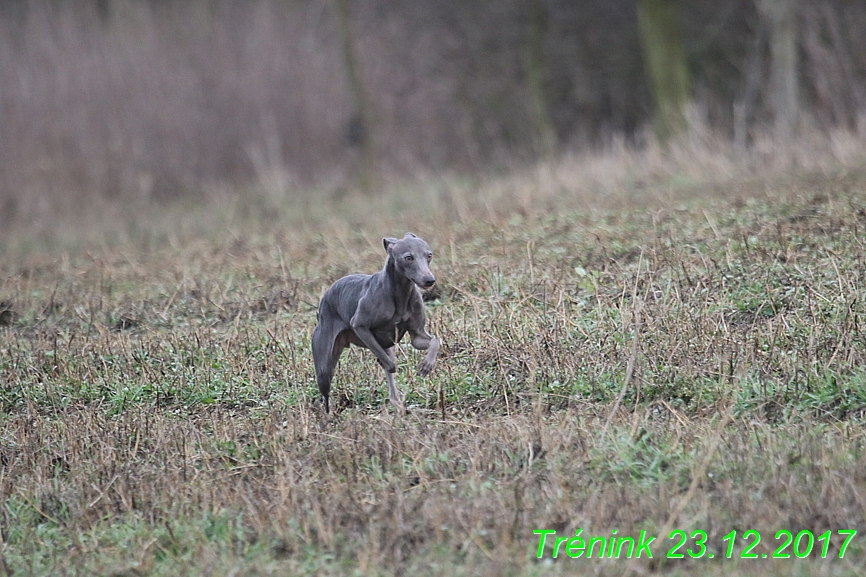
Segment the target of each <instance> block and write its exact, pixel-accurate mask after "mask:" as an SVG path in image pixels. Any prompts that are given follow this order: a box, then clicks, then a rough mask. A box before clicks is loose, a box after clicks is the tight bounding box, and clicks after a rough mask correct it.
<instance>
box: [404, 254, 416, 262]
mask: <svg viewBox="0 0 866 577" xmlns="http://www.w3.org/2000/svg"><path fill="white" fill-rule="evenodd" d="M403 258H404V260H405V261H406V262H412V261H413V260H415V257H414V256H412V255H411V254H407V255H406V256H405V257H403Z"/></svg>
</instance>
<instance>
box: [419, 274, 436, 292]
mask: <svg viewBox="0 0 866 577" xmlns="http://www.w3.org/2000/svg"><path fill="white" fill-rule="evenodd" d="M434 284H436V279H435V278H434V277H432V276H427V277H424V278H423V279H421V286H423V287H424V288H425V289H428V288H430V287H432V286H433V285H434Z"/></svg>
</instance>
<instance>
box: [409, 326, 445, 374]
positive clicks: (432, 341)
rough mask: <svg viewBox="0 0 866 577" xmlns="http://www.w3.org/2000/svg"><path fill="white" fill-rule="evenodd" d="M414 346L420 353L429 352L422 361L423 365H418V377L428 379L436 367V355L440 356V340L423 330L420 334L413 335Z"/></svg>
mask: <svg viewBox="0 0 866 577" xmlns="http://www.w3.org/2000/svg"><path fill="white" fill-rule="evenodd" d="M411 337H412V346H413V347H415V348H416V349H418V350H419V351H425V350H426V351H427V354H426V355H424V358H423V359H421V364H420V365H418V375H419V376H421V377H426V376H427V375H429V374H430V371H432V370H433V367H435V366H436V355H438V354H439V339H437V338H436V337H434V336H433V335H431V334H429V333H428V332H427V331H425V330H423V329H421V330H419V331H418V332H414V333H411Z"/></svg>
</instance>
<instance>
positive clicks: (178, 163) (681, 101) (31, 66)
mask: <svg viewBox="0 0 866 577" xmlns="http://www.w3.org/2000/svg"><path fill="white" fill-rule="evenodd" d="M863 46H866V3H864V2H862V0H690V1H688V2H686V1H679V0H581V1H574V0H487V1H484V2H465V1H462V0H426V1H425V2H395V1H393V0H246V1H239V0H75V1H73V0H0V54H2V58H0V202H2V207H0V208H3V212H4V213H5V214H13V213H15V212H16V211H18V212H22V211H23V212H26V211H27V210H29V209H30V208H32V207H31V206H29V205H28V203H30V202H35V201H32V200H28V199H33V198H52V199H53V198H69V199H76V198H84V197H88V198H89V197H92V196H93V195H97V196H106V197H123V196H126V195H134V196H147V197H150V198H157V199H159V198H167V197H176V196H181V195H188V194H195V193H196V191H200V190H201V189H202V187H203V186H206V185H208V184H209V183H214V182H221V183H229V184H232V185H237V184H243V183H249V182H251V181H256V180H259V179H262V178H264V177H266V176H268V175H274V174H277V175H281V176H280V177H281V178H282V179H283V180H281V181H280V182H283V183H284V184H285V183H288V184H287V185H292V184H298V185H299V186H300V185H307V184H311V183H316V182H321V181H323V180H327V179H333V178H337V179H339V178H349V179H354V180H355V181H356V182H357V183H359V184H360V185H361V186H364V187H373V186H375V183H376V181H377V179H378V178H380V177H381V175H382V174H388V173H392V174H414V173H417V172H419V171H443V170H446V171H456V172H461V171H477V170H484V171H488V170H496V169H498V168H502V167H508V166H511V165H512V164H513V163H515V162H528V161H533V160H535V159H538V158H541V157H545V156H549V155H553V154H558V153H561V152H563V151H568V150H583V149H589V148H595V147H600V146H604V145H605V144H606V143H608V142H609V141H610V140H611V139H612V138H625V139H628V140H631V141H633V142H635V143H636V144H638V145H639V144H640V140H641V139H642V138H646V134H647V131H646V130H644V129H645V128H646V127H652V132H651V133H652V134H654V135H655V137H657V138H659V139H661V140H664V139H667V138H672V137H675V135H676V133H677V132H681V131H683V130H685V129H687V126H688V123H689V122H701V123H703V124H705V125H706V126H709V127H711V128H712V129H713V130H714V131H715V132H716V133H717V134H718V135H719V136H720V137H721V138H725V139H728V140H730V141H732V142H736V143H738V145H739V146H742V147H744V148H745V147H748V146H749V143H750V141H751V139H752V138H753V137H754V136H755V134H757V133H758V132H759V131H773V132H775V133H777V134H779V135H780V136H781V137H784V138H788V137H790V136H791V135H793V134H795V132H796V130H797V129H798V126H799V124H800V123H801V122H802V121H803V119H804V118H805V119H807V120H808V121H809V122H810V123H812V124H813V125H816V126H818V127H819V128H828V127H846V128H849V129H851V130H859V131H864V130H866V127H864V123H866V51H864V50H863ZM685 111H689V112H688V113H686V112H685Z"/></svg>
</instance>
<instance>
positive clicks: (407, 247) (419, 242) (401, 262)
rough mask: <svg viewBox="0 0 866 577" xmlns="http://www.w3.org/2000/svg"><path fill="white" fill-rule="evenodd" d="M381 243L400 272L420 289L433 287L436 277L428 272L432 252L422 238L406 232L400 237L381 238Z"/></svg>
mask: <svg viewBox="0 0 866 577" xmlns="http://www.w3.org/2000/svg"><path fill="white" fill-rule="evenodd" d="M382 244H384V245H385V252H387V253H388V256H390V257H391V259H392V260H393V262H394V266H395V267H396V268H397V271H398V272H399V273H400V274H402V275H403V276H405V277H406V278H408V279H409V280H411V281H412V282H414V283H415V284H416V285H418V286H419V287H421V288H422V289H429V288H432V287H433V285H434V284H435V283H436V277H434V276H433V273H432V272H430V260H431V259H432V258H433V253H432V252H430V247H429V246H427V243H426V242H424V240H423V239H420V238H418V237H417V236H415V235H414V234H412V233H411V232H407V233H406V236H404V237H403V238H401V239H396V238H383V239H382Z"/></svg>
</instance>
